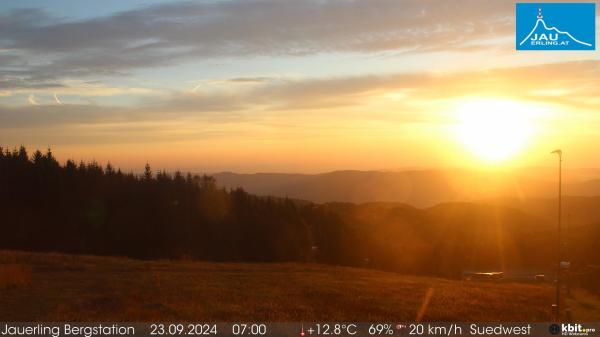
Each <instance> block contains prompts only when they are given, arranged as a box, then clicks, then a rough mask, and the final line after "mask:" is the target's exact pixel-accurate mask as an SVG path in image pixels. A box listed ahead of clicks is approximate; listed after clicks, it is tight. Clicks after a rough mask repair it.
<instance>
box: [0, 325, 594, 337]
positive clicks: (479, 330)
mask: <svg viewBox="0 0 600 337" xmlns="http://www.w3.org/2000/svg"><path fill="white" fill-rule="evenodd" d="M5 336H7V337H17V336H32V337H35V336H40V337H42V336H48V337H94V336H129V337H138V336H139V337H141V336H144V337H152V336H156V337H170V336H173V337H175V336H188V337H189V336H197V337H201V336H207V337H211V336H223V337H236V336H249V337H252V336H257V337H260V336H267V337H271V336H272V337H275V336H277V337H288V336H289V337H321V336H326V337H337V336H340V337H367V336H381V337H385V336H389V337H392V336H535V337H540V336H600V322H596V323H528V322H511V323H480V322H478V323H475V322H472V323H471V322H461V323H455V322H374V323H364V322H360V323H359V322H285V323H284V322H278V323H269V322H227V323H223V322H220V323H213V322H147V323H139V322H134V323H127V322H101V323H81V322H27V323H22V322H3V323H0V337H5Z"/></svg>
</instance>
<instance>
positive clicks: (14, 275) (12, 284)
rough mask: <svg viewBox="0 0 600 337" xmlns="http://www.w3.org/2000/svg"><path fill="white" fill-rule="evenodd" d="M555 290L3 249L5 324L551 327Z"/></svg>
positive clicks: (307, 267) (290, 266)
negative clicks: (241, 322) (462, 323)
mask: <svg viewBox="0 0 600 337" xmlns="http://www.w3.org/2000/svg"><path fill="white" fill-rule="evenodd" d="M426 294H429V295H430V296H427V295H426ZM552 294H553V289H552V288H551V287H550V286H549V285H545V284H517V283H493V282H468V281H453V280H446V279H438V278H427V277H415V276H404V275H399V274H395V273H388V272H380V271H373V270H364V269H356V268H347V267H336V266H325V265H316V264H299V263H282V264H275V263H273V264H248V263H243V264H242V263H206V262H191V261H168V260H161V261H139V260H133V259H125V258H113V257H93V256H75V255H66V254H55V253H25V252H15V251H1V252H0V317H2V319H3V320H4V321H38V320H39V321H102V320H104V321H109V320H110V321H112V320H115V321H155V320H163V321H169V320H179V321H182V320H186V321H233V320H247V321H257V320H259V321H260V320H262V321H309V320H335V321H344V320H348V321H351V320H352V321H355V320H358V321H371V320H373V321H385V320H411V321H412V320H415V319H416V318H417V315H418V313H419V312H420V311H421V312H422V315H421V317H420V318H421V319H422V320H423V321H440V320H445V321H547V320H548V317H549V307H550V302H551V299H552ZM426 297H429V301H425V300H424V299H425V298H426ZM424 302H426V303H428V304H427V305H423V304H424ZM588 304H589V303H588ZM585 305H587V304H584V305H583V306H581V305H580V306H579V307H578V309H579V310H580V311H581V312H582V314H586V315H588V317H589V315H593V314H590V310H588V309H589V308H588V309H585Z"/></svg>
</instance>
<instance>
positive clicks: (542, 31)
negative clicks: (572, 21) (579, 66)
mask: <svg viewBox="0 0 600 337" xmlns="http://www.w3.org/2000/svg"><path fill="white" fill-rule="evenodd" d="M532 36H533V37H535V39H534V40H538V41H543V40H545V41H557V40H558V37H559V36H563V37H565V38H569V39H570V40H571V41H573V42H575V43H579V44H581V45H584V46H588V47H591V46H592V44H591V43H587V42H583V41H580V40H578V39H576V38H575V37H574V36H573V35H571V33H569V32H567V31H561V30H559V29H558V28H556V27H548V25H547V24H546V22H545V21H544V17H543V16H542V9H541V8H540V9H539V10H538V16H537V21H536V22H535V26H533V29H532V30H531V32H529V34H527V36H526V37H525V38H524V39H523V40H522V41H521V43H519V46H522V45H523V43H525V41H528V40H529V39H530V38H531V37H532Z"/></svg>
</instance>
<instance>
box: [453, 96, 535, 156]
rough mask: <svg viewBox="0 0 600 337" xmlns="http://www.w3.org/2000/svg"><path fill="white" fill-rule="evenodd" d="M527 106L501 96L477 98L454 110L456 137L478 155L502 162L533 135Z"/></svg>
mask: <svg viewBox="0 0 600 337" xmlns="http://www.w3.org/2000/svg"><path fill="white" fill-rule="evenodd" d="M529 113H530V112H529V111H528V108H527V105H525V104H522V103H519V102H514V101H509V100H500V99H476V100H469V101H466V102H465V103H463V104H461V105H460V106H459V107H458V109H457V118H458V121H457V122H458V123H457V125H456V133H457V136H458V138H459V139H460V140H461V141H462V142H463V143H464V144H465V146H466V147H467V148H468V149H469V150H471V151H472V152H473V153H474V154H475V155H476V156H477V157H479V158H480V159H482V160H485V161H488V162H498V161H503V160H506V159H508V158H510V157H511V156H514V155H515V154H517V153H518V152H519V151H521V150H522V149H523V147H524V146H525V144H526V143H527V142H528V140H529V139H530V138H531V136H532V134H533V126H532V124H531V122H530V118H529V116H530V115H529Z"/></svg>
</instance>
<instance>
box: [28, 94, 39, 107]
mask: <svg viewBox="0 0 600 337" xmlns="http://www.w3.org/2000/svg"><path fill="white" fill-rule="evenodd" d="M27 101H28V102H29V104H31V105H40V104H39V103H38V102H37V99H36V98H35V95H34V94H31V95H29V96H27Z"/></svg>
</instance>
